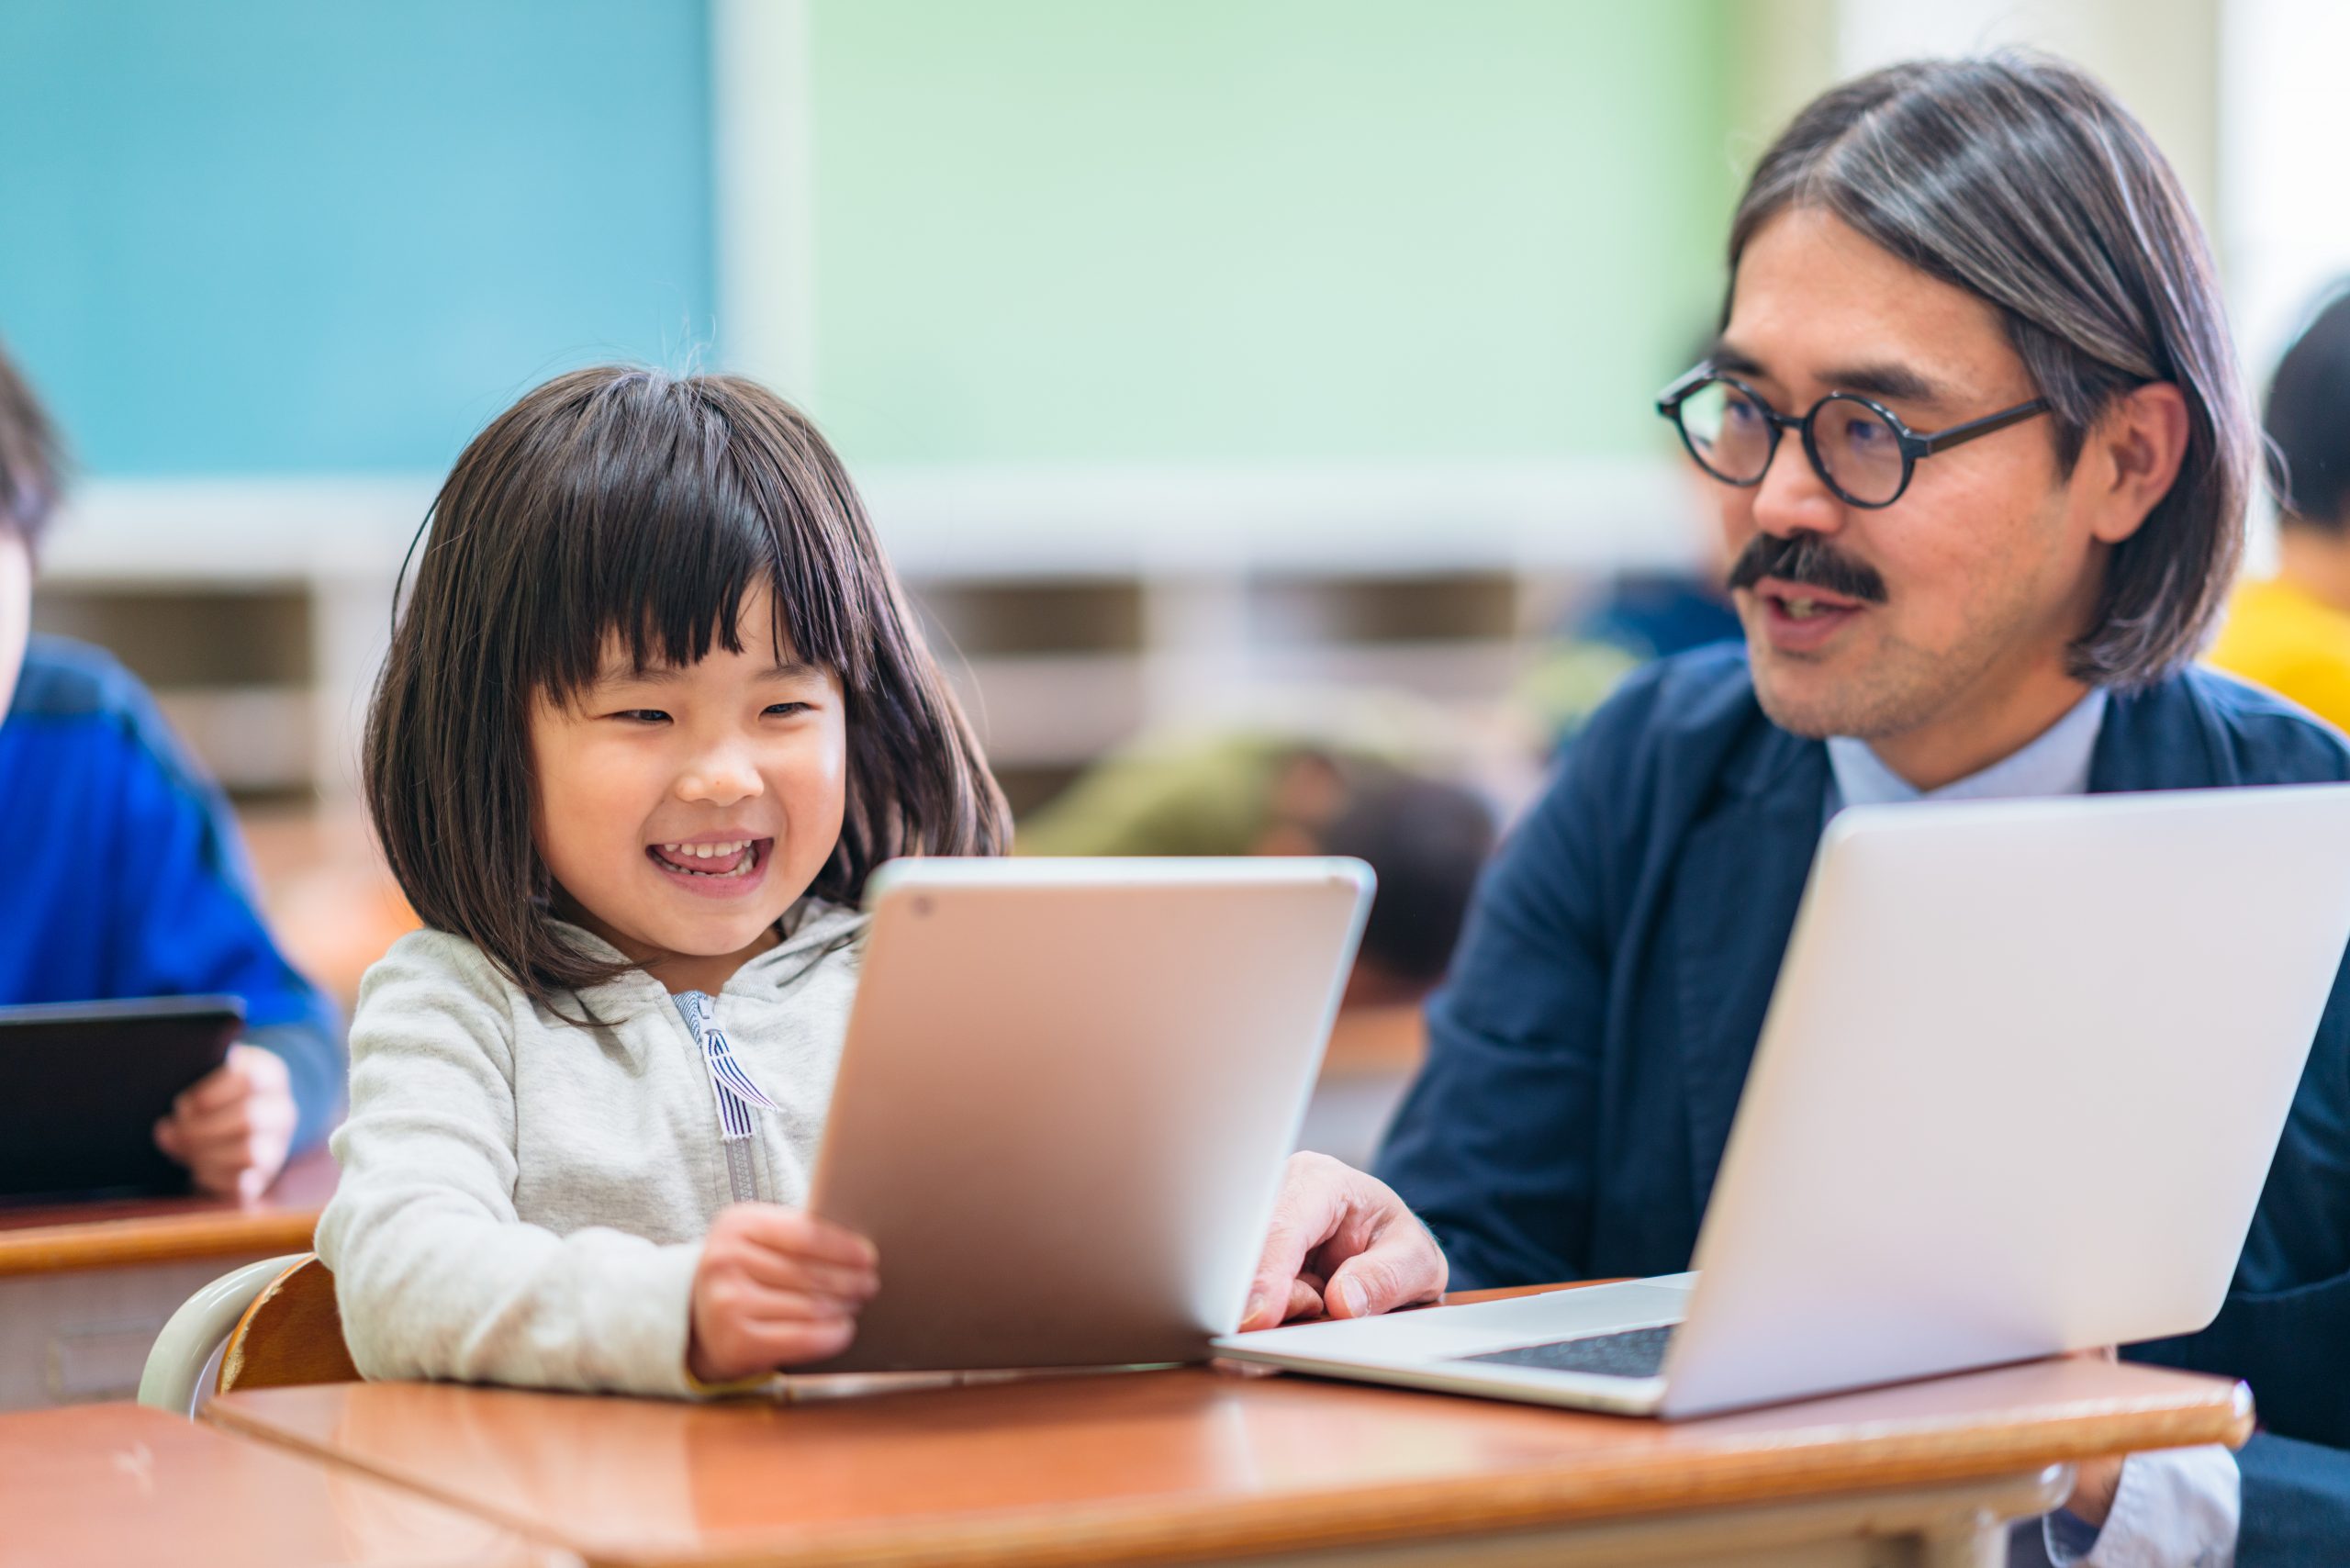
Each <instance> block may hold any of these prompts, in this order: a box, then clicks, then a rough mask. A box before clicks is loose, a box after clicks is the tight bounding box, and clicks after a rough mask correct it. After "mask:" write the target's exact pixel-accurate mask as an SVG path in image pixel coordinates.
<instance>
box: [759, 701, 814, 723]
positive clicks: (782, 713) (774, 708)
mask: <svg viewBox="0 0 2350 1568" xmlns="http://www.w3.org/2000/svg"><path fill="white" fill-rule="evenodd" d="M807 711H808V704H807V703H805V702H770V703H769V704H767V712H769V713H770V714H772V715H774V716H776V717H778V718H783V719H789V718H792V717H794V716H796V715H798V714H800V713H805V712H807Z"/></svg>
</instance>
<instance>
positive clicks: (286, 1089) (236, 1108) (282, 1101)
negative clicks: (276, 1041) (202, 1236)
mask: <svg viewBox="0 0 2350 1568" xmlns="http://www.w3.org/2000/svg"><path fill="white" fill-rule="evenodd" d="M293 1143H294V1085H293V1081H292V1079H291V1078H290V1077H288V1076H287V1074H286V1071H285V1060H284V1059H283V1058H280V1057H279V1056H278V1055H277V1053H276V1052H274V1051H270V1050H264V1049H263V1048H262V1047H259V1046H248V1045H234V1046H230V1047H229V1059H228V1060H227V1061H225V1062H223V1063H221V1065H220V1066H219V1067H218V1068H216V1069H214V1070H213V1071H212V1072H210V1073H209V1074H207V1076H205V1077H204V1078H202V1079H200V1080H198V1081H196V1084H195V1085H194V1086H193V1087H191V1088H190V1089H188V1090H187V1092H185V1093H183V1094H182V1095H181V1096H180V1097H179V1098H178V1099H176V1100H174V1101H173V1102H172V1114H170V1115H168V1116H166V1117H164V1118H163V1119H162V1121H160V1122H157V1123H156V1124H155V1145H156V1147H157V1148H161V1149H162V1151H163V1152H164V1153H165V1154H168V1155H170V1156H171V1157H172V1158H173V1159H176V1160H178V1161H179V1162H180V1163H181V1164H182V1165H185V1166H186V1167H187V1168H188V1173H189V1174H190V1175H191V1176H193V1177H194V1178H195V1179H196V1185H197V1186H198V1187H199V1188H201V1189H203V1190H204V1191H205V1192H207V1193H218V1194H219V1195H220V1196H221V1197H224V1198H248V1199H250V1198H257V1197H259V1196H261V1194H262V1193H263V1190H264V1189H266V1188H267V1187H268V1186H269V1184H270V1183H271V1182H274V1181H275V1180H276V1179H277V1173H278V1171H280V1170H283V1169H285V1151H286V1150H287V1149H288V1148H291V1147H292V1146H293Z"/></svg>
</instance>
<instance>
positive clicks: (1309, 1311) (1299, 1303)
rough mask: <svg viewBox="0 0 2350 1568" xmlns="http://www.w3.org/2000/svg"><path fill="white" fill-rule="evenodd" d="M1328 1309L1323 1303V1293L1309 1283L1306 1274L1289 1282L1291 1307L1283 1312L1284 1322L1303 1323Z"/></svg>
mask: <svg viewBox="0 0 2350 1568" xmlns="http://www.w3.org/2000/svg"><path fill="white" fill-rule="evenodd" d="M1328 1310H1329V1309H1328V1308H1327V1307H1326V1306H1324V1305H1323V1304H1322V1293H1321V1292H1320V1291H1317V1290H1315V1288H1314V1287H1313V1286H1312V1285H1309V1284H1307V1283H1306V1282H1305V1280H1304V1276H1302V1275H1301V1276H1300V1277H1298V1278H1297V1279H1294V1280H1292V1281H1291V1282H1289V1309H1288V1310H1287V1311H1285V1312H1283V1313H1282V1314H1281V1321H1282V1322H1283V1323H1303V1322H1305V1321H1306V1320H1307V1319H1309V1318H1315V1317H1320V1316H1324V1314H1325V1313H1326V1312H1327V1311H1328Z"/></svg>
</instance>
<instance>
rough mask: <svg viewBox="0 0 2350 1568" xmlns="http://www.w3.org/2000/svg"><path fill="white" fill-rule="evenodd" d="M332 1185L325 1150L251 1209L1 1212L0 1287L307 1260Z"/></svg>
mask: <svg viewBox="0 0 2350 1568" xmlns="http://www.w3.org/2000/svg"><path fill="white" fill-rule="evenodd" d="M334 1183H335V1164H334V1159H333V1157H332V1156H331V1155H330V1154H328V1153H327V1151H326V1150H325V1149H323V1148H319V1149H314V1150H312V1151H311V1152H310V1153H308V1154H306V1155H304V1156H303V1157H302V1158H301V1159H297V1160H295V1161H294V1162H293V1163H292V1164H290V1165H288V1166H287V1167H286V1168H285V1171H284V1173H283V1174H281V1175H280V1176H279V1177H278V1179H277V1182H276V1184H275V1185H274V1186H273V1187H271V1188H270V1190H269V1191H268V1192H266V1193H263V1194H262V1195H261V1197H259V1198H257V1199H255V1200H254V1201H253V1202H252V1203H250V1204H240V1203H238V1202H236V1201H235V1200H234V1199H230V1198H207V1197H185V1198H127V1199H117V1200H107V1201H106V1202H101V1203H88V1204H40V1205H38V1206H34V1207H25V1208H7V1207H0V1279H5V1278H6V1277H7V1276H9V1275H11V1274H54V1273H67V1272H71V1271H75V1270H82V1269H118V1268H126V1267H132V1266H136V1265H141V1264H151V1263H185V1262H192V1261H195V1260H199V1259H205V1258H239V1257H257V1256H266V1255H268V1254H270V1253H274V1252H307V1251H308V1250H309V1249H310V1236H311V1233H312V1232H313V1231H315V1230H316V1229H317V1228H318V1224H319V1210H320V1209H322V1208H324V1207H325V1206H326V1202H327V1199H328V1198H330V1197H331V1196H332V1195H333V1194H334Z"/></svg>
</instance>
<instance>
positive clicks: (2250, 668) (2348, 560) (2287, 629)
mask: <svg viewBox="0 0 2350 1568" xmlns="http://www.w3.org/2000/svg"><path fill="white" fill-rule="evenodd" d="M2262 422H2263V424H2264V425H2265V426H2266V431H2267V434H2268V442H2269V447H2270V451H2271V454H2272V456H2273V469H2272V472H2271V474H2270V482H2271V484H2272V485H2273V487H2275V489H2276V492H2277V501H2278V503H2279V507H2280V509H2281V510H2280V514H2279V516H2278V519H2277V543H2278V546H2279V554H2278V562H2277V575H2276V576H2275V577H2270V578H2268V579H2266V580H2265V581H2261V582H2252V583H2246V584H2244V585H2243V586H2242V587H2241V588H2238V589H2237V590H2236V594H2235V598H2234V599H2233V601H2232V602H2231V603H2230V604H2229V606H2228V616H2227V620H2226V622H2225V623H2224V624H2222V625H2221V629H2220V635H2219V638H2218V640H2217V641H2216V642H2214V643H2213V644H2211V651H2210V655H2209V657H2210V662H2211V663H2212V664H2214V665H2216V666H2219V667H2220V668H2221V669H2223V670H2226V671H2227V672H2228V673H2229V674H2231V675H2236V676H2241V677H2243V678H2244V679H2246V680H2249V681H2251V682H2253V683H2254V684H2255V685H2256V686H2265V687H2266V688H2268V689H2269V690H2271V691H2274V692H2276V693H2277V695H2279V696H2281V697H2285V698H2288V699H2289V700H2292V701H2295V702H2298V703H2300V705H2301V706H2302V707H2304V708H2306V709H2308V710H2309V711H2311V712H2312V713H2315V714H2316V715H2317V716H2318V717H2319V718H2321V719H2323V720H2324V721H2325V722H2328V723H2330V724H2332V725H2333V726H2334V727H2335V728H2337V729H2345V730H2350V289H2344V288H2343V287H2342V286H2336V288H2335V291H2334V293H2333V296H2332V297H2330V298H2328V299H2327V300H2325V301H2324V302H2323V303H2322V306H2321V307H2320V308H2319V309H2318V312H2317V314H2316V315H2315V316H2314V317H2313V318H2312V319H2311V321H2310V324H2309V326H2308V327H2307V328H2305V329H2304V330H2302V332H2301V335H2300V338H2299V339H2297V340H2296V341H2295V342H2294V343H2293V346H2292V347H2291V348H2289V349H2288V350H2286V351H2285V357H2284V358H2283V359H2281V360H2279V361H2278V362H2277V375H2276V378H2275V379H2274V380H2272V381H2271V382H2270V383H2269V384H2268V408H2267V410H2266V417H2265V419H2264V420H2263V421H2262Z"/></svg>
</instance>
